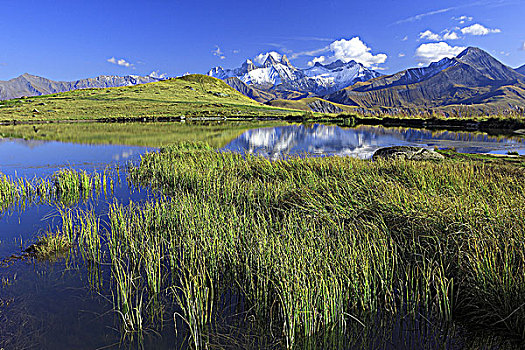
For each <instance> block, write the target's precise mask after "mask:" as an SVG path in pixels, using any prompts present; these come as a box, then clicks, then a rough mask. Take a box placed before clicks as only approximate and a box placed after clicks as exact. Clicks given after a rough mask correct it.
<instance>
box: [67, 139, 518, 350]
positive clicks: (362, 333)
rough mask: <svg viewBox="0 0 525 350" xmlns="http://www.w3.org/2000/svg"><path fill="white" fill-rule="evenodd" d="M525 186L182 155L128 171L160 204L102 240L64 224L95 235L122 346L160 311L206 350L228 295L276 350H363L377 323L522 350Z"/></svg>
mask: <svg viewBox="0 0 525 350" xmlns="http://www.w3.org/2000/svg"><path fill="white" fill-rule="evenodd" d="M524 175H525V170H524V168H523V166H522V165H521V163H518V164H517V165H515V164H511V163H509V164H506V163H505V162H500V163H485V162H484V161H483V160H477V159H462V160H454V159H447V160H445V161H442V162H411V161H375V162H372V161H363V160H359V159H353V158H343V157H327V158H292V159H289V160H283V161H269V160H267V159H264V158H261V157H255V156H250V155H246V156H240V155H237V154H232V153H219V152H217V151H215V150H214V149H213V148H212V147H210V146H209V145H207V144H205V143H197V144H195V143H183V144H178V145H175V146H172V147H168V148H165V149H162V150H161V151H160V152H158V153H151V154H148V155H146V156H144V157H142V160H141V164H140V166H139V167H136V168H132V169H130V178H131V179H132V180H133V181H134V182H135V183H138V184H142V185H143V186H148V187H152V188H154V189H156V190H158V191H160V192H162V193H163V194H164V196H161V197H159V198H157V199H156V200H154V201H152V202H147V203H144V204H135V203H131V204H130V205H128V206H123V205H120V204H118V203H114V204H113V205H112V206H111V208H110V211H109V217H108V220H109V225H108V227H107V233H106V234H103V233H102V232H104V230H105V229H104V228H103V227H102V226H101V224H100V222H99V221H97V220H96V218H95V217H94V216H93V215H94V214H93V213H90V212H88V213H82V214H79V215H80V217H83V218H86V217H90V218H91V219H89V220H87V219H81V220H80V219H77V220H76V221H75V219H69V218H68V217H67V216H66V219H64V222H72V221H75V222H74V223H73V224H71V226H72V227H73V229H72V230H73V231H74V232H76V235H79V233H80V232H89V233H88V234H84V236H85V237H84V238H82V239H81V240H80V239H77V240H78V241H81V242H82V246H83V247H84V248H82V249H84V251H85V253H84V254H85V257H88V259H90V260H93V261H95V260H96V261H98V262H99V263H100V264H101V265H104V264H109V265H110V266H111V276H112V277H111V281H112V282H111V290H112V293H113V300H114V307H115V309H116V310H117V313H118V314H119V315H120V317H121V320H122V325H123V330H124V331H125V332H127V333H141V332H142V331H143V330H145V329H148V328H150V327H158V326H159V323H160V324H162V322H161V321H160V320H162V319H164V318H165V316H166V315H165V313H166V312H168V313H171V314H172V315H173V317H174V319H175V324H176V325H178V326H177V327H178V328H177V329H176V330H177V331H178V332H183V331H186V330H187V332H188V334H189V342H190V343H191V344H193V346H194V347H195V348H206V347H207V346H208V345H209V344H210V343H209V342H210V336H212V335H213V332H214V329H215V328H216V327H217V322H218V321H217V320H218V319H220V318H221V317H222V313H223V312H224V310H221V306H220V305H223V304H222V302H223V300H224V296H225V295H235V296H236V298H238V301H239V303H240V301H241V300H242V303H240V304H239V305H237V306H236V307H241V306H240V305H242V312H243V313H246V315H247V316H249V317H250V318H251V319H253V320H254V322H253V323H252V325H255V328H253V326H251V328H249V330H246V331H247V332H259V333H257V334H264V335H265V336H266V337H269V338H273V339H274V340H277V341H278V342H280V344H281V347H285V348H347V347H348V346H349V344H354V345H355V346H364V344H366V343H367V341H376V340H374V339H368V338H367V337H368V336H370V337H373V334H375V332H374V331H373V329H374V327H377V325H378V323H377V322H380V324H381V325H382V326H381V327H383V328H384V329H392V328H391V327H394V326H393V325H394V324H396V322H401V321H399V320H405V321H403V322H407V323H408V324H415V323H418V322H428V325H429V326H428V327H431V326H430V325H434V326H433V327H434V329H440V327H443V328H442V332H443V333H442V334H443V335H441V336H440V335H435V337H437V338H432V339H422V340H421V341H423V342H425V341H428V342H436V341H437V342H438V343H440V344H441V345H440V346H443V347H444V346H445V345H444V344H447V341H448V340H447V336H446V334H447V333H446V332H447V331H446V329H448V328H451V327H452V328H453V327H454V325H456V324H459V325H461V326H462V327H464V328H465V329H467V330H469V331H471V332H474V333H473V334H479V333H476V332H477V331H479V330H483V331H484V332H489V333H490V334H498V335H503V336H505V337H507V339H513V341H516V342H517V343H515V344H519V343H520V342H523V341H524V340H525V333H524V330H525V322H524V320H525V309H524V307H523V301H524V300H525V245H524V244H523V242H524V241H525V205H524V203H525V182H524V181H523V180H524ZM64 215H65V214H63V217H64ZM67 215H70V214H67ZM67 225H70V224H67ZM101 233H102V234H101ZM95 236H98V237H100V238H99V239H98V238H96V237H95ZM106 246H107V249H108V251H109V255H107V254H105V253H104V251H105V249H106V248H104V247H106ZM97 251H98V252H100V253H97ZM378 319H379V320H381V321H378ZM389 320H390V321H389ZM410 320H412V321H410ZM181 322H182V323H181ZM389 322H393V323H389ZM181 325H182V326H181ZM440 325H443V326H440ZM389 327H390V328H389ZM425 329H427V328H426V327H424V328H423V329H422V330H418V331H415V332H423V333H424V332H425ZM385 332H386V330H385ZM423 333H422V334H421V337H423ZM367 334H368V335H367ZM385 336H387V335H385ZM416 337H417V336H416ZM423 338H424V337H423ZM436 339H437V340H436ZM472 339H474V340H472V342H473V343H475V342H476V341H477V340H475V339H477V338H476V337H474V338H472ZM409 340H410V339H409ZM409 340H407V341H409ZM410 341H413V339H412V340H410ZM465 341H467V342H468V341H469V340H468V339H466V340H465ZM432 344H434V346H437V345H436V344H435V343H432ZM368 346H370V344H368ZM516 346H518V345H516Z"/></svg>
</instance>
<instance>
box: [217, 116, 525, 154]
mask: <svg viewBox="0 0 525 350" xmlns="http://www.w3.org/2000/svg"><path fill="white" fill-rule="evenodd" d="M395 145H411V146H422V147H428V148H433V147H438V148H451V147H453V148H455V149H456V150H457V151H458V152H464V153H500V154H505V153H507V152H509V151H512V152H518V153H519V154H525V141H524V140H523V138H519V137H516V138H509V137H496V136H490V135H488V134H485V133H472V132H451V131H440V132H433V131H429V130H422V129H409V128H385V127H370V126H360V127H356V128H341V127H338V126H326V125H320V124H315V125H313V126H304V125H287V126H279V127H273V128H260V129H253V130H249V131H246V132H245V133H243V134H242V135H241V136H239V137H238V138H236V139H235V140H233V141H231V142H230V143H229V144H228V145H226V147H224V148H223V149H224V150H228V151H233V152H240V153H250V154H259V155H263V156H265V157H268V158H271V159H278V158H281V157H283V156H284V155H304V154H308V155H312V156H322V155H338V156H352V157H359V158H363V159H366V158H370V157H371V156H372V154H373V153H374V152H375V150H377V149H378V148H381V147H388V146H395Z"/></svg>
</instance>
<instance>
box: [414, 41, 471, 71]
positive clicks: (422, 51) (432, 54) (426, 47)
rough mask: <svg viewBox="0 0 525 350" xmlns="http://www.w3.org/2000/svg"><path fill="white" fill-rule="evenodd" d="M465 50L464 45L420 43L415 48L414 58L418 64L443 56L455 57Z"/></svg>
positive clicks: (434, 60)
mask: <svg viewBox="0 0 525 350" xmlns="http://www.w3.org/2000/svg"><path fill="white" fill-rule="evenodd" d="M463 50H465V47H461V46H450V45H449V44H447V43H446V42H443V41H442V42H439V43H430V44H422V45H420V46H419V47H418V48H417V49H416V54H415V56H416V59H417V60H418V61H419V66H423V65H427V64H430V63H432V62H436V61H439V60H440V59H442V58H444V57H450V58H452V57H455V56H457V55H459V54H460V53H461V51H463Z"/></svg>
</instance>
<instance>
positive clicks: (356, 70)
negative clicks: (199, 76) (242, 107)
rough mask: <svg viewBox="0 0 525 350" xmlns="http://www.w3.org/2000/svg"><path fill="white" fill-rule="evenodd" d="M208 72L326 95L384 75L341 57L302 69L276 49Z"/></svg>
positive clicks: (265, 85)
mask: <svg viewBox="0 0 525 350" xmlns="http://www.w3.org/2000/svg"><path fill="white" fill-rule="evenodd" d="M208 75H210V76H212V77H215V78H219V79H223V80H225V79H227V78H232V77H236V78H238V79H240V80H241V81H242V82H244V83H245V84H247V85H254V86H256V87H258V88H262V89H278V90H296V91H303V92H312V93H315V94H318V95H323V94H328V93H331V92H334V91H337V90H340V89H343V88H345V87H347V86H350V85H352V84H354V83H355V82H357V81H366V80H369V79H372V78H375V77H378V76H380V75H381V74H380V73H378V72H376V71H373V70H370V69H368V68H366V67H364V66H363V65H362V64H360V63H357V62H355V61H350V62H348V63H345V62H343V61H340V60H339V61H336V62H333V63H330V64H327V65H323V64H320V63H316V64H315V66H313V67H311V68H308V69H298V68H296V67H294V66H293V65H292V64H291V62H290V61H289V60H288V58H287V57H286V55H281V54H279V53H277V52H275V51H272V52H268V53H264V54H260V55H258V56H257V57H255V58H254V59H253V60H246V62H244V63H243V65H242V66H241V67H239V68H235V69H223V68H222V67H215V68H212V69H211V70H210V71H209V72H208Z"/></svg>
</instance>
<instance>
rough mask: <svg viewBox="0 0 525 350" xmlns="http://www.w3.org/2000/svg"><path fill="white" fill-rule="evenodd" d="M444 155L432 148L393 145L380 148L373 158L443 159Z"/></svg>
mask: <svg viewBox="0 0 525 350" xmlns="http://www.w3.org/2000/svg"><path fill="white" fill-rule="evenodd" d="M444 158H445V157H443V155H441V154H439V153H437V152H434V151H432V150H429V149H426V148H423V147H415V146H393V147H384V148H380V149H378V150H377V151H375V152H374V155H373V156H372V159H373V160H378V159H406V160H442V159H444Z"/></svg>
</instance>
